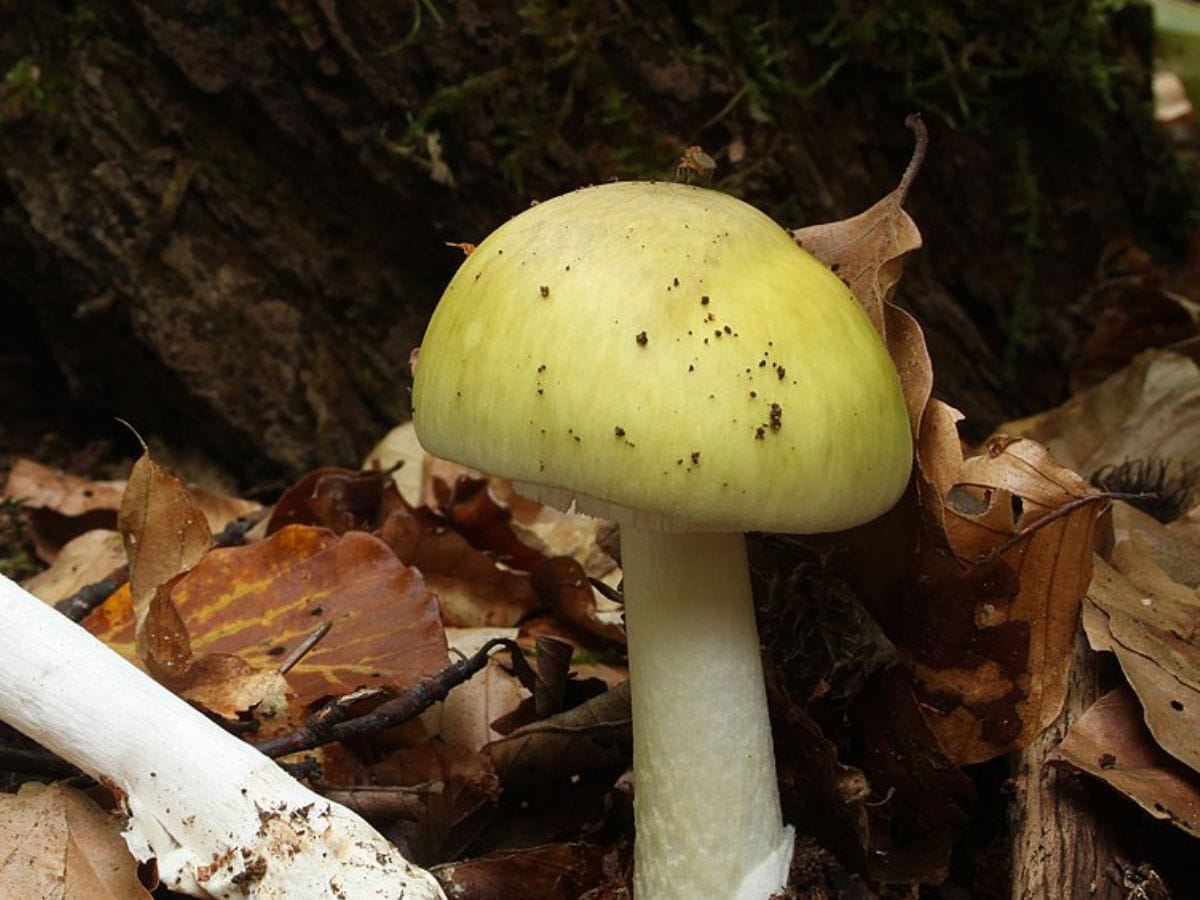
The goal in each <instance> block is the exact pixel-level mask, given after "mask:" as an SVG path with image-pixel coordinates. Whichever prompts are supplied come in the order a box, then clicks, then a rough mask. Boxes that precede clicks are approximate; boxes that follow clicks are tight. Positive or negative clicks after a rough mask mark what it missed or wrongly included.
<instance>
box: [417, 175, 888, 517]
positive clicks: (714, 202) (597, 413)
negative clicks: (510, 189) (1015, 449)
mask: <svg viewBox="0 0 1200 900" xmlns="http://www.w3.org/2000/svg"><path fill="white" fill-rule="evenodd" d="M413 402H414V407H415V409H414V421H415V425H416V429H417V434H418V436H419V438H420V440H421V443H422V444H423V445H424V446H425V448H426V449H427V450H428V451H430V452H431V453H434V454H436V455H438V456H442V457H445V458H448V459H453V460H457V461H459V462H462V463H466V464H467V465H471V466H474V467H476V468H479V469H482V470H484V471H487V472H491V473H493V474H496V475H500V476H503V477H505V478H509V479H512V480H514V481H516V482H518V483H525V484H533V485H539V486H541V488H542V491H541V494H542V496H547V495H549V496H552V497H554V498H555V499H556V500H557V502H559V503H560V504H561V503H562V502H564V501H566V500H569V499H575V500H576V501H577V503H578V504H579V506H580V508H581V509H583V510H584V511H585V512H589V511H590V512H593V513H595V514H598V515H608V516H610V517H613V518H619V517H620V516H621V515H628V514H629V513H627V512H622V511H633V512H635V513H636V514H638V521H639V522H641V523H643V524H646V523H652V524H656V525H658V526H659V527H663V528H671V529H691V530H721V531H747V530H764V531H781V532H796V533H813V532H821V531H836V530H840V529H842V528H847V527H850V526H852V525H856V524H859V523H861V522H865V521H867V520H869V519H872V518H874V517H876V516H878V515H880V514H881V513H883V512H885V511H886V510H887V509H888V508H890V507H891V506H892V505H893V504H894V503H895V502H896V500H897V499H898V498H899V496H900V494H901V493H902V492H903V491H904V488H905V485H906V484H907V482H908V476H909V471H910V467H911V462H912V439H911V434H910V430H909V423H908V416H907V413H906V410H905V403H904V397H903V394H902V392H901V388H900V382H899V378H898V376H897V374H896V370H895V367H894V366H893V364H892V361H891V359H890V358H889V356H888V353H887V350H886V349H885V347H884V345H883V342H882V340H881V339H880V337H879V335H878V334H877V333H876V331H875V329H874V328H873V327H872V325H871V323H870V320H869V319H868V318H867V315H866V313H865V312H864V311H863V309H862V307H861V306H860V305H859V303H858V302H857V301H856V300H855V298H854V297H853V295H852V294H851V293H850V291H849V289H848V288H847V287H846V286H845V285H844V284H843V283H842V282H841V280H839V279H838V277H837V276H836V275H834V274H833V273H832V272H831V271H829V269H827V268H826V267H825V266H823V265H822V264H821V263H819V262H818V261H817V260H816V259H814V258H813V257H812V256H811V255H809V254H808V253H807V252H805V251H804V250H802V249H800V248H799V247H798V246H797V245H796V243H795V242H794V241H793V240H792V238H791V237H790V235H788V233H787V232H786V231H784V230H783V229H782V228H781V227H780V226H778V225H777V224H776V223H775V222H773V221H772V220H771V219H770V218H769V217H767V216H766V215H764V214H763V213H761V212H759V211H758V210H757V209H755V208H754V207H752V206H750V205H748V204H746V203H744V202H742V201H740V200H738V199H736V198H734V197H730V196H728V195H726V194H721V193H718V192H716V191H712V190H707V189H704V188H699V187H693V186H689V185H681V184H668V183H662V184H660V183H639V182H625V183H615V184H606V185H602V186H599V187H591V188H585V189H582V190H578V191H575V192H573V193H570V194H565V195H563V196H561V197H557V198H555V199H553V200H549V201H546V202H544V203H541V204H538V205H536V206H534V207H531V208H530V209H529V210H527V211H525V212H523V213H521V214H520V215H518V216H516V217H515V218H513V219H511V220H510V221H508V222H507V223H505V224H504V225H502V226H501V227H500V228H498V229H497V230H496V231H495V232H493V233H492V234H491V235H490V236H489V237H488V238H487V239H486V240H485V241H484V242H483V243H482V244H480V245H479V246H478V247H477V248H476V249H475V250H474V251H473V252H472V253H471V254H470V256H468V257H467V259H466V261H465V262H464V263H463V265H462V267H461V268H460V269H459V270H458V273H457V274H456V275H455V276H454V278H453V280H452V281H451V282H450V285H449V287H447V289H446V292H445V294H444V295H443V297H442V299H441V302H440V303H439V304H438V307H437V309H436V311H435V312H434V315H433V318H432V320H431V321H430V324H429V328H428V330H427V332H426V334H425V340H424V342H423V344H422V346H421V354H420V359H419V364H418V366H417V372H416V382H415V386H414V393H413ZM618 508H619V509H618Z"/></svg>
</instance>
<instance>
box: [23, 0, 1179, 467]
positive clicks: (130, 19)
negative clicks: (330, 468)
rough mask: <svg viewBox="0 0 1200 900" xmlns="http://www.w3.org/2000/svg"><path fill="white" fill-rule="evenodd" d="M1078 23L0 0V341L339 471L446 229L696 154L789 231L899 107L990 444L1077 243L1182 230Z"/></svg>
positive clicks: (1028, 395)
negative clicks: (920, 144) (926, 127)
mask: <svg viewBox="0 0 1200 900" xmlns="http://www.w3.org/2000/svg"><path fill="white" fill-rule="evenodd" d="M1101 5H1102V4H1099V3H1095V2H1083V0H1073V2H1067V3H1061V4H1044V6H1047V7H1050V8H1052V11H1050V12H1041V13H1036V14H1034V13H1031V12H1030V9H1029V5H1028V4H1023V3H1016V2H1006V3H997V4H970V3H961V2H953V0H941V2H935V3H914V4H913V5H912V7H911V8H904V7H903V4H900V5H897V4H883V3H872V2H867V0H862V2H853V3H837V4H834V3H832V2H830V3H828V4H785V3H782V2H780V3H767V4H749V3H741V2H721V0H707V2H705V0H694V2H690V3H685V4H682V5H681V4H665V3H663V4H660V3H654V2H651V3H647V4H637V5H636V7H635V6H634V5H630V4H626V3H625V2H623V0H583V2H576V3H570V4H556V3H551V2H530V3H523V4H501V3H485V2H482V0H410V2H405V3H395V2H393V3H380V2H366V0H364V2H353V3H351V2H343V3H337V2H335V0H274V2H254V3H251V2H245V0H171V2H168V0H154V2H133V3H128V2H124V0H120V2H118V0H92V2H90V3H83V2H67V0H59V2H50V0H45V2H42V0H38V2H34V0H26V2H16V0H0V22H3V27H0V71H2V72H4V73H7V77H6V78H5V81H4V85H3V87H2V88H0V91H3V96H2V100H0V163H2V165H0V291H2V292H3V295H4V296H5V298H6V299H5V305H4V310H3V315H4V319H5V321H4V323H3V325H0V330H9V331H10V334H15V333H16V332H17V330H20V331H21V332H22V333H29V334H31V335H33V337H32V338H31V341H24V340H22V341H21V345H22V347H23V348H24V350H25V352H26V354H27V355H30V354H31V355H33V356H37V355H40V354H47V353H48V354H52V356H53V360H54V362H55V365H56V367H57V369H58V370H59V371H61V372H62V373H63V375H64V376H65V382H66V386H67V388H68V390H69V392H70V395H71V396H72V397H73V398H74V399H75V401H76V402H77V403H78V405H79V408H80V409H81V410H83V411H84V412H87V413H94V414H98V415H105V416H109V415H120V416H122V417H124V418H126V419H129V420H131V421H132V422H134V423H135V424H136V425H138V426H139V427H140V428H141V429H142V430H144V431H152V432H153V431H158V432H162V433H164V434H165V435H167V436H169V437H173V438H174V439H175V440H177V441H184V442H188V443H191V444H193V445H195V446H197V447H199V448H200V449H202V450H204V451H205V452H207V453H208V454H210V455H212V456H215V457H216V458H219V459H221V460H223V461H224V462H225V463H226V464H227V465H228V466H229V467H230V468H232V469H233V470H234V471H235V472H237V473H238V474H239V475H241V476H242V477H245V478H254V477H261V476H263V475H264V474H269V473H285V474H294V473H296V472H297V471H300V470H302V469H304V468H306V467H309V466H312V465H314V464H316V463H319V462H322V463H335V462H348V461H353V460H355V459H357V458H358V456H359V454H360V453H361V452H362V451H363V450H364V448H366V447H367V446H368V445H369V443H370V442H371V440H372V439H373V438H374V437H375V436H377V435H378V434H379V433H381V432H382V430H383V429H385V428H386V427H387V426H388V425H389V424H392V423H394V422H395V421H398V420H400V419H401V418H403V417H404V416H405V415H406V410H407V391H406V386H407V384H408V379H407V374H406V368H407V359H408V353H409V350H410V348H412V347H413V346H414V345H416V344H417V343H418V341H419V338H420V335H421V331H422V325H423V322H424V319H425V317H426V316H427V315H428V312H429V310H430V309H431V307H432V305H433V303H434V302H436V299H437V296H438V294H439V291H440V288H441V286H442V285H443V284H444V282H445V281H446V279H447V278H448V276H449V275H450V273H451V272H452V271H453V269H454V267H455V265H456V263H457V256H456V254H457V252H458V251H455V250H452V249H450V248H447V247H446V246H445V242H447V241H474V240H477V239H479V238H481V237H482V236H483V235H484V234H486V233H487V232H488V231H489V230H490V229H491V228H493V227H494V226H495V225H497V224H498V223H499V222H501V221H502V220H503V219H504V218H506V217H507V216H509V215H511V214H513V213H515V212H517V211H519V210H520V209H521V208H523V207H524V206H526V205H527V204H528V202H529V201H530V200H531V199H537V198H544V197H547V196H550V195H552V194H554V193H557V192H561V191H563V190H565V189H568V188H570V187H573V186H577V185H580V184H583V183H587V182H592V181H599V180H604V179H608V178H613V177H647V176H656V177H669V176H670V174H671V172H672V170H673V165H674V160H675V159H676V158H677V155H678V153H679V151H680V149H681V148H682V147H684V146H686V145H689V144H693V143H699V144H701V145H703V146H704V147H705V148H706V149H707V150H708V151H709V152H710V153H712V154H713V155H714V156H716V158H717V160H718V163H719V170H718V177H717V180H716V184H717V186H719V187H721V188H723V189H726V190H731V191H734V192H737V193H739V194H742V195H743V196H745V197H746V198H747V199H749V200H751V201H752V202H754V203H756V204H757V205H760V206H762V207H763V208H765V209H767V210H768V211H769V212H771V213H773V214H774V215H776V217H777V218H779V219H780V220H781V221H782V222H784V223H785V224H788V225H800V224H806V223H810V222H816V221H822V220H828V219H831V218H838V217H842V216H844V215H847V214H850V213H853V212H856V211H858V210H859V209H861V208H863V207H865V206H867V205H869V204H870V203H871V202H873V201H874V200H875V199H877V198H878V197H879V196H881V195H882V194H883V193H885V192H886V191H887V190H889V189H890V188H891V187H892V186H893V185H894V183H895V181H896V179H897V178H898V176H899V173H900V172H901V170H902V169H903V166H904V163H905V161H906V160H907V157H908V154H909V150H910V136H909V134H908V132H907V131H906V130H905V129H904V128H903V126H902V122H903V119H904V117H905V115H906V114H907V113H909V112H911V111H912V110H913V109H915V108H920V109H923V110H924V111H925V113H926V118H927V121H928V122H929V124H930V130H931V132H932V145H931V152H930V157H929V161H928V162H927V164H926V171H925V172H924V174H923V175H922V177H921V180H920V181H919V183H918V185H917V189H916V192H915V194H914V195H913V197H912V198H911V204H910V207H911V210H912V212H913V213H914V215H915V217H916V218H917V220H918V222H919V223H920V225H921V227H922V229H923V231H924V233H925V236H926V249H925V251H924V252H923V255H922V256H921V258H920V259H919V260H917V261H916V262H915V263H914V264H912V265H910V270H909V276H908V278H907V279H906V281H905V283H904V285H903V288H902V295H901V299H902V300H903V302H905V303H906V304H907V305H908V306H910V307H911V308H913V309H914V310H915V311H916V312H917V314H918V316H919V318H920V319H921V320H922V322H923V324H924V325H925V327H926V330H927V333H928V336H929V341H930V345H931V348H932V350H933V353H934V356H935V362H936V364H937V371H938V390H939V392H940V393H941V394H942V395H943V396H945V397H947V398H948V399H949V400H951V402H954V403H956V404H958V405H960V406H961V407H963V408H964V410H965V411H966V412H967V413H968V414H969V415H970V416H972V417H973V419H974V420H975V422H976V424H977V427H979V428H986V427H988V426H989V425H991V424H993V423H995V422H996V421H997V420H999V419H1000V418H1002V417H1003V416H1006V415H1011V414H1014V413H1017V412H1021V411H1024V410H1026V409H1029V408H1031V407H1037V406H1041V405H1045V404H1047V403H1049V402H1053V401H1055V400H1057V399H1059V398H1060V397H1061V396H1062V394H1063V392H1064V391H1065V385H1066V380H1065V377H1066V367H1067V365H1068V364H1069V358H1070V353H1071V350H1072V343H1071V342H1072V341H1074V340H1076V339H1077V338H1078V335H1079V334H1080V331H1081V327H1085V324H1086V323H1084V326H1081V323H1079V322H1078V321H1077V320H1076V319H1074V318H1073V316H1074V314H1075V311H1074V307H1073V304H1074V303H1075V302H1076V300H1077V299H1078V298H1079V297H1080V296H1081V295H1082V293H1083V290H1084V288H1085V287H1086V285H1087V283H1088V280H1089V277H1090V274H1091V272H1092V269H1093V267H1094V265H1095V261H1096V259H1097V257H1098V255H1099V252H1100V250H1101V248H1102V247H1103V246H1104V245H1105V244H1106V243H1107V242H1108V241H1109V240H1110V239H1112V238H1114V237H1118V236H1124V235H1133V236H1134V237H1135V238H1136V239H1138V240H1140V241H1142V242H1145V243H1148V244H1149V245H1151V246H1153V247H1154V248H1155V249H1162V248H1165V249H1168V250H1169V249H1170V248H1172V247H1177V246H1178V245H1179V243H1180V241H1181V238H1182V229H1183V228H1184V226H1185V223H1186V221H1187V213H1188V209H1189V203H1190V197H1189V196H1188V195H1187V194H1186V193H1185V192H1184V190H1183V188H1182V187H1181V184H1182V180H1181V179H1180V178H1178V177H1177V176H1176V175H1175V174H1174V173H1175V169H1174V168H1173V164H1172V162H1171V159H1170V156H1169V149H1168V148H1167V146H1166V143H1165V139H1164V138H1163V137H1162V136H1161V135H1160V134H1159V133H1158V131H1157V130H1156V129H1155V128H1154V127H1153V124H1152V123H1151V122H1150V121H1149V119H1148V113H1147V105H1148V87H1147V85H1148V74H1147V73H1148V71H1149V67H1148V47H1149V40H1150V37H1149V27H1148V13H1147V12H1146V11H1145V10H1139V9H1130V10H1127V11H1126V12H1123V13H1121V14H1119V15H1117V16H1116V17H1108V16H1106V15H1102V14H1101V13H1100V12H1099V11H1098V8H1099V7H1100V6H1101ZM794 6H795V7H796V8H803V9H804V10H805V11H803V12H798V11H795V10H794V9H793V7H794ZM810 7H818V8H816V9H812V8H810ZM852 7H853V8H852ZM885 7H886V8H885ZM683 10H686V12H685V11H683ZM2 347H3V344H2V343H0V348H2ZM22 371H23V372H24V373H25V376H24V377H27V376H28V375H29V373H30V372H33V371H37V372H40V371H42V370H41V369H37V368H36V367H34V366H32V365H31V366H28V367H26V369H24V370H22ZM18 377H22V376H21V374H20V373H17V374H14V373H13V371H11V370H10V369H4V368H0V397H3V396H6V394H21V393H22V391H21V390H20V385H16V386H14V385H13V384H12V383H11V382H12V380H13V379H14V378H18ZM5 378H7V379H8V380H9V382H10V383H9V384H7V385H6V384H3V383H2V382H3V381H4V380H5Z"/></svg>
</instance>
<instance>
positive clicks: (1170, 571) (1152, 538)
mask: <svg viewBox="0 0 1200 900" xmlns="http://www.w3.org/2000/svg"><path fill="white" fill-rule="evenodd" d="M1112 512H1113V536H1114V538H1115V539H1116V540H1117V541H1135V542H1136V543H1137V544H1138V545H1139V546H1140V547H1142V548H1144V549H1145V550H1146V551H1147V552H1148V553H1149V554H1150V557H1151V558H1152V559H1153V560H1154V561H1155V562H1156V563H1158V565H1159V566H1161V567H1162V569H1163V571H1164V572H1166V573H1167V575H1169V576H1170V577H1171V578H1172V579H1174V580H1175V581H1177V582H1179V584H1182V585H1185V586H1186V587H1190V588H1196V587H1200V544H1197V543H1196V542H1195V541H1194V540H1192V538H1191V537H1190V536H1189V534H1188V532H1187V528H1186V524H1184V525H1183V526H1182V527H1178V526H1180V522H1179V521H1178V520H1177V521H1175V522H1171V523H1170V524H1168V525H1164V524H1163V523H1162V522H1160V521H1158V519H1156V518H1154V516H1152V515H1149V514H1148V513H1144V512H1142V511H1141V510H1140V509H1137V508H1136V507H1134V506H1131V505H1130V504H1128V503H1123V502H1121V501H1117V502H1115V503H1113V508H1112Z"/></svg>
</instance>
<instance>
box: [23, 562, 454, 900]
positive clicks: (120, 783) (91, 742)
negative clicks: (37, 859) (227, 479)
mask: <svg viewBox="0 0 1200 900" xmlns="http://www.w3.org/2000/svg"><path fill="white" fill-rule="evenodd" d="M0 621H3V623H4V627H3V628H0V720H3V721H5V722H7V723H9V724H10V725H12V726H13V727H14V728H17V729H19V730H20V731H22V732H24V733H25V734H26V735H28V736H29V737H31V738H33V739H34V740H37V741H38V742H39V743H41V744H42V745H43V746H45V747H47V748H48V749H50V750H53V751H54V752H55V753H57V754H58V755H59V756H61V757H62V758H63V759H65V760H67V761H68V762H70V763H73V764H75V765H76V766H78V767H79V768H81V769H83V770H84V771H85V772H87V773H89V774H90V775H92V776H94V777H95V778H96V779H98V780H100V781H103V782H105V783H107V784H109V785H111V786H113V787H115V788H117V789H119V791H120V792H121V794H122V795H123V797H124V801H125V805H126V806H127V808H128V811H129V821H128V824H127V826H126V831H125V841H126V843H127V844H128V845H129V848H130V850H131V851H132V852H133V853H134V855H135V856H137V857H138V858H139V859H141V860H146V859H148V858H150V857H155V858H156V859H157V862H158V873H159V877H160V878H161V879H162V881H163V883H164V884H166V885H167V886H168V887H170V888H172V889H173V890H176V891H180V892H182V893H187V894H191V895H194V896H200V897H215V898H242V897H254V898H258V900H268V898H278V900H284V898H290V897H305V898H319V897H355V898H358V897H362V898H367V897H370V898H380V900H382V898H389V897H390V898H401V897H403V898H408V900H435V898H442V900H444V895H443V894H442V891H441V888H440V887H439V885H438V883H437V881H436V880H435V879H434V878H433V876H432V875H430V874H429V873H428V872H426V871H424V870H422V869H419V868H417V867H416V866H413V865H411V864H410V863H409V862H407V861H406V860H405V859H404V858H403V857H402V856H401V855H400V853H399V852H398V851H397V850H396V848H395V847H394V846H392V845H391V844H390V843H388V842H387V841H386V840H385V839H384V838H383V837H382V836H381V835H380V834H379V833H378V832H376V831H375V830H374V829H373V828H371V826H369V825H368V824H367V823H366V822H364V821H363V820H362V819H360V818H359V817H358V816H357V815H355V814H354V813H352V812H350V811H349V810H348V809H346V808H345V807H342V806H339V805H337V804H336V803H331V802H330V801H328V800H326V799H325V798H324V797H321V796H320V795H318V794H315V793H313V792H312V791H310V790H309V789H308V788H306V787H304V786H303V785H301V784H300V783H299V782H297V781H296V780H295V779H293V778H292V777H291V776H289V775H288V774H287V773H286V772H284V771H283V770H282V769H280V768H279V767H278V766H277V765H275V763H274V762H272V761H271V760H270V759H268V758H267V757H265V756H263V755H262V754H261V753H259V752H258V751H257V750H255V749H254V748H253V747H251V746H250V745H248V744H246V743H244V742H243V741H240V740H238V739H237V738H236V737H234V736H233V735H231V734H229V733H228V732H226V731H225V730H224V729H222V728H221V727H220V726H218V725H216V724H215V723H214V722H212V721H210V720H209V719H207V718H206V717H205V716H204V715H203V714H201V713H200V712H198V711H197V710H195V709H194V708H192V707H191V706H190V705H189V704H188V703H186V702H185V701H183V700H181V699H179V698H178V697H176V696H175V695H174V694H172V693H171V692H170V691H168V690H167V689H166V688H164V687H162V686H161V685H160V684H158V683H157V682H156V681H154V680H153V679H151V678H150V677H149V676H148V675H146V674H145V673H144V672H142V671H140V670H139V669H137V668H136V667H135V666H133V665H132V664H130V663H129V662H126V661H125V660H124V659H122V658H121V657H120V656H118V655H117V654H116V653H115V652H113V651H112V650H110V649H109V648H108V647H106V646H104V645H103V644H102V643H100V642H99V641H98V640H96V639H95V638H94V637H92V636H91V635H90V634H88V633H87V632H86V631H84V630H83V629H82V628H80V627H79V626H78V625H75V624H74V623H72V622H71V621H69V620H68V619H67V618H66V617H65V616H63V615H61V614H59V613H58V612H55V611H54V610H53V609H51V608H50V607H48V606H46V605H45V604H43V603H42V602H41V601H40V600H38V599H37V598H36V597H34V596H33V595H31V594H29V593H27V592H26V591H25V590H23V589H22V588H20V587H19V586H18V585H16V584H15V583H13V582H12V581H10V580H8V579H7V578H4V577H2V576H0Z"/></svg>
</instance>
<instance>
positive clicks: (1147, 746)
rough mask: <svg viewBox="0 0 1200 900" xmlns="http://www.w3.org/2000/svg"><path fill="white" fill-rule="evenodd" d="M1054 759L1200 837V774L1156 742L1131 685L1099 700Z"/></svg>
mask: <svg viewBox="0 0 1200 900" xmlns="http://www.w3.org/2000/svg"><path fill="white" fill-rule="evenodd" d="M1050 761H1051V762H1057V763H1059V764H1064V763H1065V764H1068V765H1071V766H1074V767H1075V768H1077V769H1079V770H1081V771H1083V772H1087V773H1088V774H1089V775H1093V776H1095V777H1096V778H1099V779H1101V780H1102V781H1104V782H1106V783H1107V784H1108V785H1109V786H1110V787H1112V788H1114V789H1115V790H1117V791H1119V792H1121V793H1122V794H1124V795H1125V796H1126V797H1129V798H1130V799H1131V800H1133V801H1134V802H1135V803H1137V804H1138V806H1140V807H1142V809H1144V810H1146V812H1148V813H1150V815H1152V816H1154V817H1155V818H1156V819H1166V820H1167V821H1169V822H1170V823H1171V824H1173V825H1175V826H1176V827H1177V828H1181V829H1183V830H1184V831H1186V832H1188V833H1189V834H1191V835H1192V836H1194V837H1200V775H1197V774H1196V773H1195V772H1194V771H1191V770H1190V769H1188V768H1187V767H1186V766H1183V765H1181V764H1180V763H1179V762H1178V761H1177V760H1175V759H1172V758H1171V757H1170V756H1168V755H1167V754H1166V753H1164V752H1163V751H1162V750H1161V749H1160V748H1159V747H1158V745H1157V744H1155V742H1154V739H1153V738H1152V737H1151V735H1150V733H1149V732H1148V731H1147V730H1146V726H1145V724H1144V723H1143V721H1142V709H1141V707H1140V706H1139V704H1138V701H1137V698H1136V697H1135V696H1134V693H1133V691H1132V690H1130V689H1129V688H1128V687H1120V688H1117V689H1116V690H1114V691H1111V692H1110V693H1108V694H1105V695H1104V696H1103V697H1101V698H1100V699H1099V700H1097V701H1096V703H1094V704H1093V705H1092V707H1091V708H1090V709H1089V710H1088V711H1087V712H1085V713H1084V714H1083V716H1082V717H1081V718H1080V719H1079V721H1078V722H1076V723H1075V724H1074V725H1073V726H1072V727H1071V730H1070V731H1069V732H1068V733H1067V736H1066V737H1065V738H1064V739H1063V742H1062V743H1061V744H1060V745H1059V746H1058V749H1057V750H1056V751H1055V752H1054V754H1053V755H1052V756H1051V757H1050Z"/></svg>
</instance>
